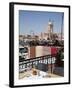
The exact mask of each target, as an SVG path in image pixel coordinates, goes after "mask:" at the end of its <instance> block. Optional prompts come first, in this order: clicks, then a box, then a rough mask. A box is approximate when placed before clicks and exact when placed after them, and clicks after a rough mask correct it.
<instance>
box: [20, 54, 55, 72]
mask: <svg viewBox="0 0 72 90" xmlns="http://www.w3.org/2000/svg"><path fill="white" fill-rule="evenodd" d="M55 60H56V54H55V55H45V56H40V57H35V58H30V59H26V60H25V59H24V60H23V59H22V60H21V62H19V72H24V71H27V70H31V69H32V68H36V66H37V65H38V64H39V63H40V64H46V66H49V65H50V67H48V70H50V71H51V73H52V71H53V64H55Z"/></svg>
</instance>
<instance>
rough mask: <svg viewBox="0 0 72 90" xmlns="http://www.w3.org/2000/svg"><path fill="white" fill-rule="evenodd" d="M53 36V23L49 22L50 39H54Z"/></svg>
mask: <svg viewBox="0 0 72 90" xmlns="http://www.w3.org/2000/svg"><path fill="white" fill-rule="evenodd" d="M52 35H53V22H51V21H49V22H48V38H49V39H52Z"/></svg>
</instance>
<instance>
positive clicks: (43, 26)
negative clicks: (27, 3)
mask: <svg viewBox="0 0 72 90" xmlns="http://www.w3.org/2000/svg"><path fill="white" fill-rule="evenodd" d="M62 15H63V13H61V12H45V11H25V10H20V11H19V32H20V34H31V33H32V32H34V34H39V33H41V32H46V31H47V26H48V22H49V20H51V21H53V25H54V27H53V31H54V32H58V33H60V32H61V24H62Z"/></svg>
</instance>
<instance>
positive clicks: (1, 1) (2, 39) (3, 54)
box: [0, 0, 72, 90]
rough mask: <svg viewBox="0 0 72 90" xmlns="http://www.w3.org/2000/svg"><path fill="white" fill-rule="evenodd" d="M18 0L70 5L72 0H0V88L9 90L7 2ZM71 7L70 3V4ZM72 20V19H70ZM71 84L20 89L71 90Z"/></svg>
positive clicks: (21, 0)
mask: <svg viewBox="0 0 72 90" xmlns="http://www.w3.org/2000/svg"><path fill="white" fill-rule="evenodd" d="M10 1H16V2H18V1H20V2H30V3H46V4H65V5H66V4H67V5H71V4H72V0H0V90H2V89H4V90H6V89H7V90H9V89H11V88H9V87H8V78H9V2H10ZM71 7H72V5H71ZM71 21H72V20H71ZM71 88H72V85H61V86H59V85H56V86H44V87H28V88H19V89H20V90H21V89H23V90H24V89H26V90H29V89H31V90H32V89H35V90H37V89H42V90H44V89H46V90H54V89H55V90H62V89H63V90H71ZM17 89H18V88H17Z"/></svg>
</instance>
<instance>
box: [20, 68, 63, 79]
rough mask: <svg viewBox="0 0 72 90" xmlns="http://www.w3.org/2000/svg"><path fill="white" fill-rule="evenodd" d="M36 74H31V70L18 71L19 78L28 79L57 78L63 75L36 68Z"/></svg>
mask: <svg viewBox="0 0 72 90" xmlns="http://www.w3.org/2000/svg"><path fill="white" fill-rule="evenodd" d="M36 71H37V74H36V75H33V70H30V71H27V72H22V73H19V79H28V78H31V79H32V78H59V77H63V76H60V75H57V74H54V73H50V72H43V71H40V70H37V69H36Z"/></svg>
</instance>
